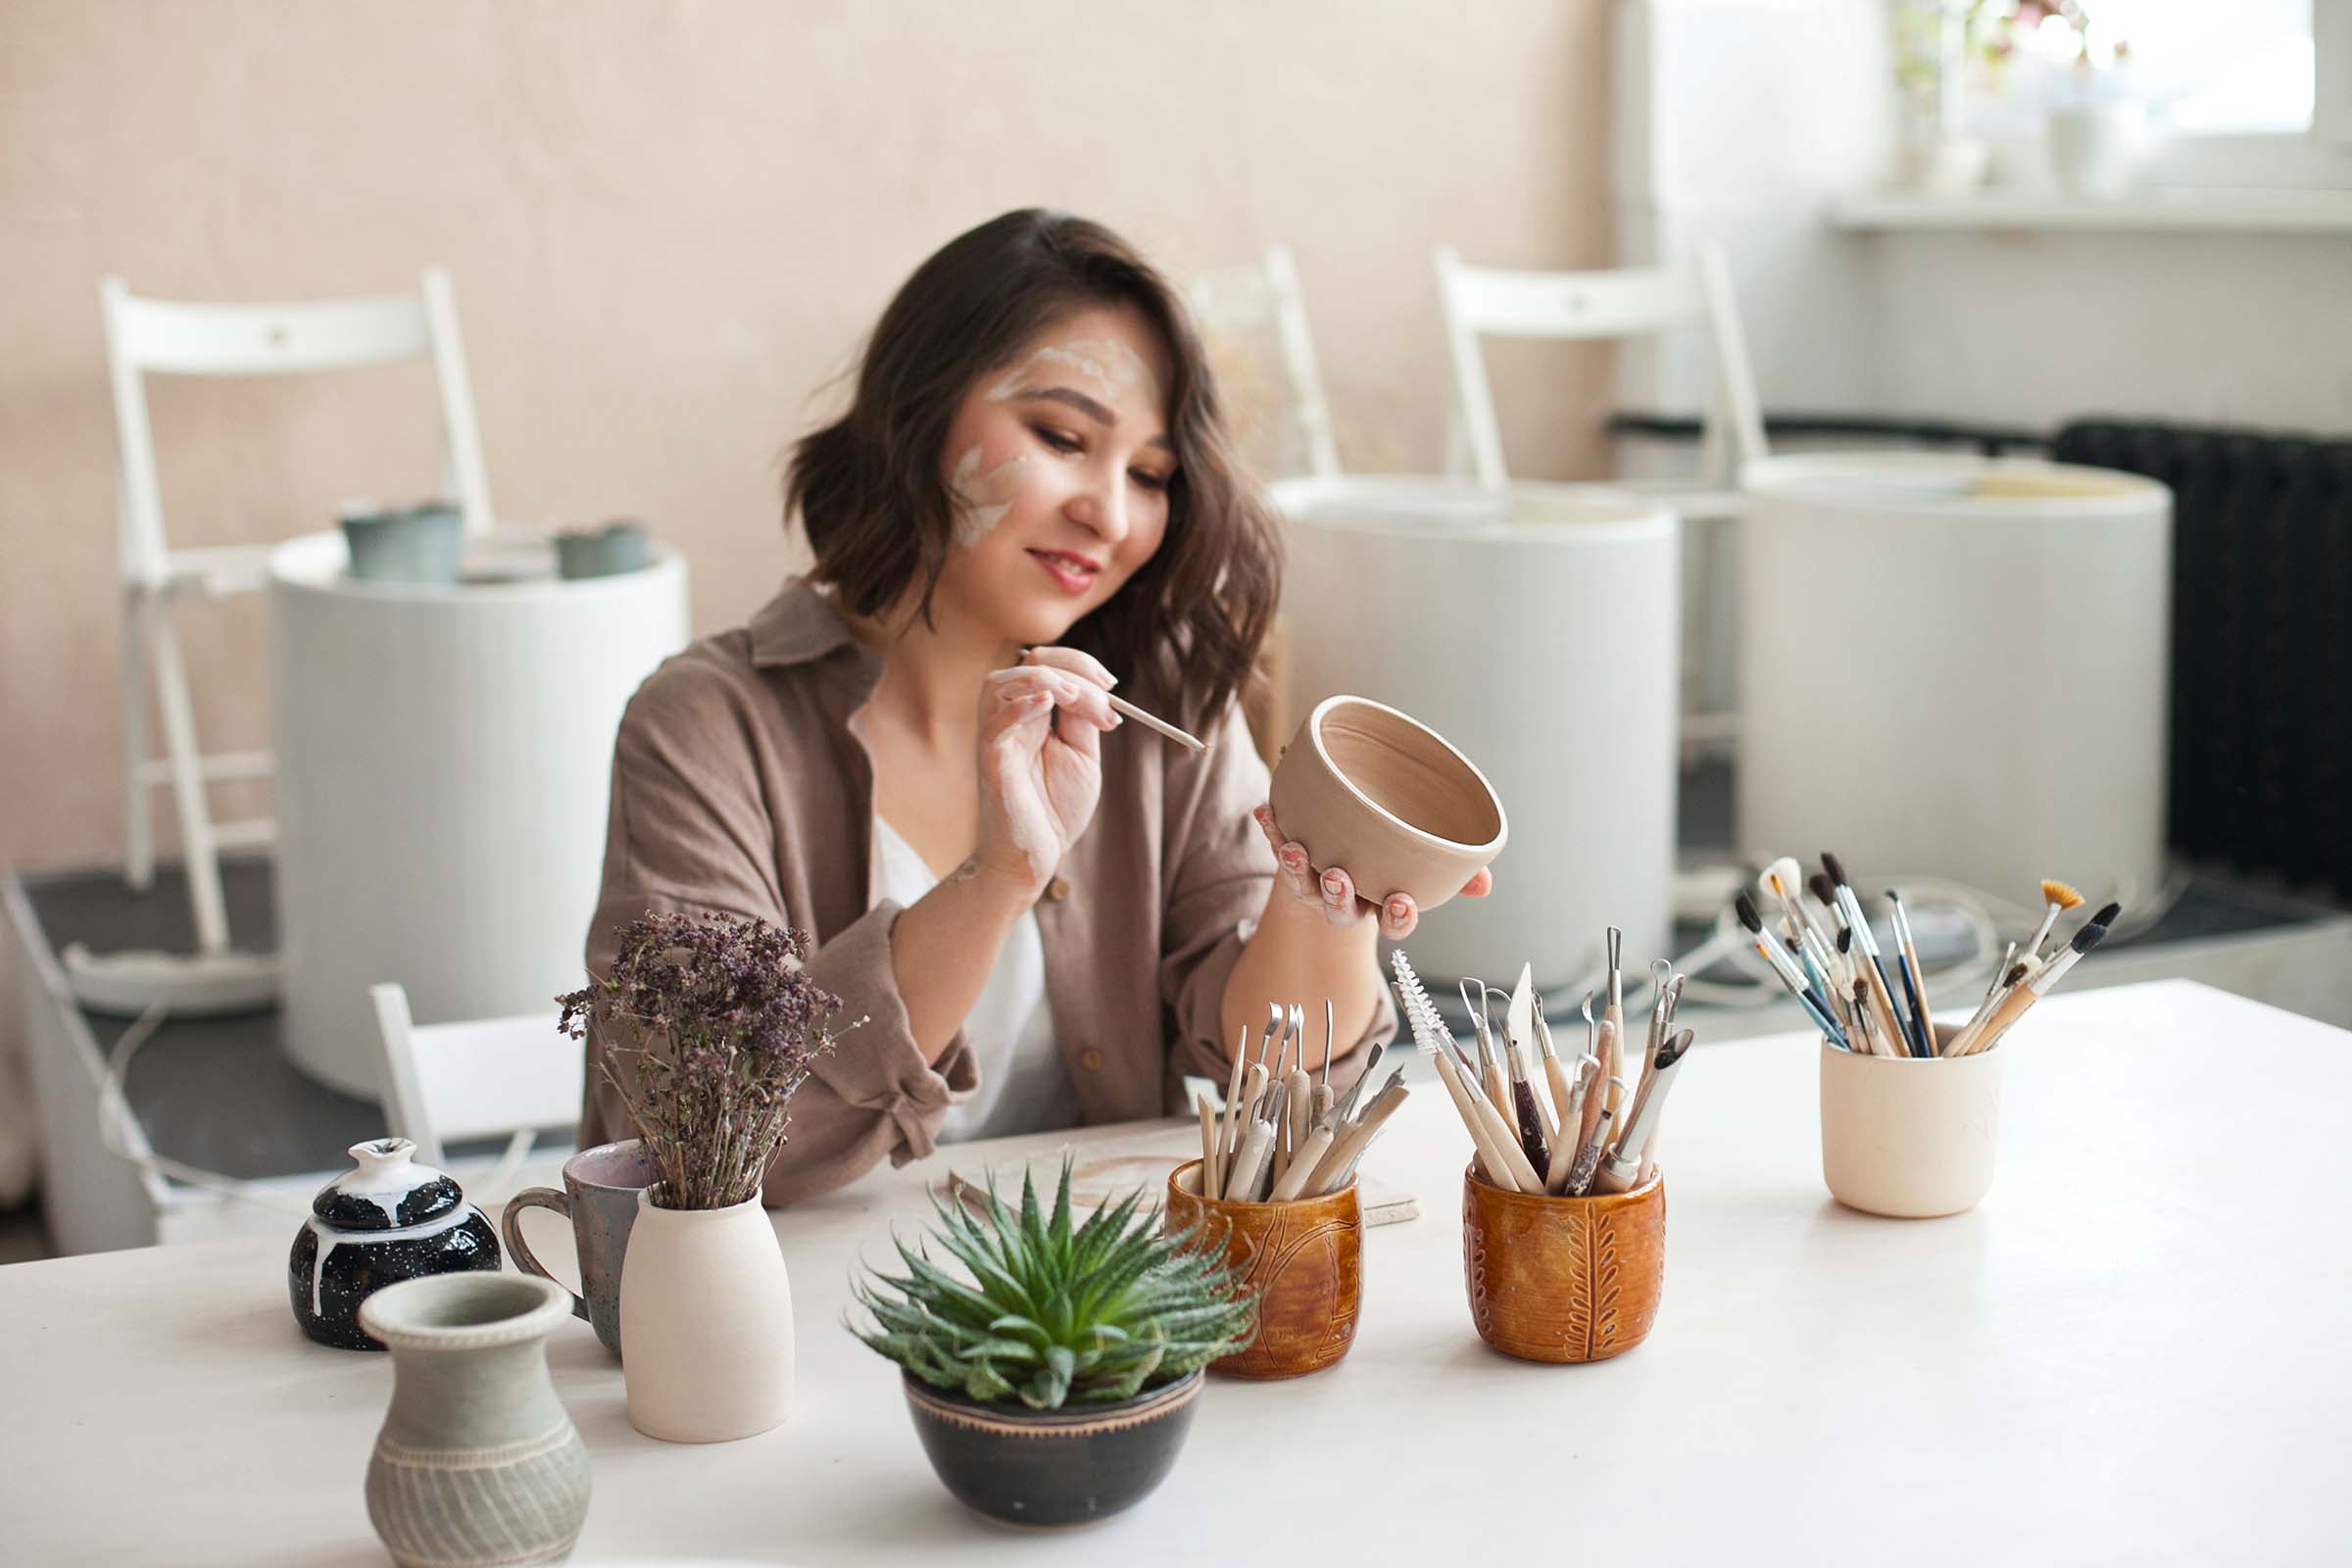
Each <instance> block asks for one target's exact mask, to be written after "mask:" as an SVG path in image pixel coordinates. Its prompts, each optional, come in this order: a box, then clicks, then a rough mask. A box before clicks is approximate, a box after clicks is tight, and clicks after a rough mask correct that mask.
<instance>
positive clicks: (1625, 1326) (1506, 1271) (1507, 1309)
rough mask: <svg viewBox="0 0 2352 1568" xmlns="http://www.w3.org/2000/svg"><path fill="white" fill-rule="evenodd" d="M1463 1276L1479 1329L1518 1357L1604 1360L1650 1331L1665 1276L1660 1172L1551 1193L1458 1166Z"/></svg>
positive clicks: (1663, 1185) (1484, 1336)
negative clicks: (1615, 1185) (1583, 1194)
mask: <svg viewBox="0 0 2352 1568" xmlns="http://www.w3.org/2000/svg"><path fill="white" fill-rule="evenodd" d="M1462 1283H1463V1285H1464V1287H1465V1288H1466V1289H1467V1290H1468V1292H1469V1294H1470V1321H1471V1322H1473V1323H1475V1324H1477V1325H1478V1337H1479V1338H1480V1339H1482V1340H1484V1341H1486V1342H1487V1343H1488V1344H1489V1345H1491V1346H1493V1347H1494V1348H1495V1349H1497V1350H1500V1351H1501V1352H1502V1353H1503V1354H1505V1355H1515V1356H1518V1357H1519V1358H1520V1359H1521V1360H1523V1361H1605V1360H1607V1359H1608V1358H1609V1357H1610V1356H1612V1355H1623V1354H1624V1353H1625V1352H1626V1351H1628V1350H1630V1349H1632V1348H1634V1347H1635V1346H1637V1345H1640V1344H1641V1343H1642V1341H1643V1340H1645V1339H1647V1338H1648V1337H1649V1327H1650V1324H1651V1323H1653V1322H1655V1321H1656V1320H1657V1315H1658V1297H1659V1295H1660V1293H1661V1292H1662V1291H1663V1290H1664V1288H1665V1284H1666V1177H1665V1174H1664V1172H1662V1171H1652V1172H1651V1173H1650V1178H1649V1180H1648V1181H1646V1182H1643V1183H1642V1185H1640V1186H1639V1187H1636V1188H1634V1189H1632V1190H1631V1191H1630V1192H1623V1193H1608V1194H1602V1195H1598V1196H1594V1197H1591V1198H1551V1197H1547V1196H1543V1195H1539V1194H1533V1193H1516V1192H1508V1193H1506V1192H1504V1191H1503V1190H1502V1189H1501V1188H1499V1187H1490V1186H1488V1185H1487V1184H1486V1183H1485V1182H1483V1181H1480V1180H1479V1179H1478V1169H1477V1167H1476V1166H1475V1165H1473V1166H1472V1167H1471V1168H1470V1169H1469V1170H1467V1171H1465V1172H1463V1174H1462Z"/></svg>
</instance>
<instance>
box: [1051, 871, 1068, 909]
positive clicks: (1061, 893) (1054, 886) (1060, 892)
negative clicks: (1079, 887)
mask: <svg viewBox="0 0 2352 1568" xmlns="http://www.w3.org/2000/svg"><path fill="white" fill-rule="evenodd" d="M1069 896H1070V885H1069V883H1068V882H1066V881H1064V880H1063V879H1062V878H1060V877H1055V878H1054V880H1053V881H1051V882H1049V883H1047V884H1046V897H1047V898H1049V899H1051V900H1053V901H1054V903H1055V904H1059V903H1060V902H1061V901H1062V900H1064V899H1066V898H1068V897H1069Z"/></svg>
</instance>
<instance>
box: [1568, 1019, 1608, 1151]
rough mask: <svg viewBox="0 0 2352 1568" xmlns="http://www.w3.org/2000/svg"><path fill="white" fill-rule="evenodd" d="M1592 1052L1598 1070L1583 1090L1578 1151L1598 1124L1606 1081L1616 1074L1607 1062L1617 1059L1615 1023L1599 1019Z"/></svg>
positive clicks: (1578, 1131)
mask: <svg viewBox="0 0 2352 1568" xmlns="http://www.w3.org/2000/svg"><path fill="white" fill-rule="evenodd" d="M1593 1054H1594V1055H1595V1056H1598V1057H1599V1058H1600V1070H1599V1071H1598V1072H1596V1073H1594V1074H1593V1087H1592V1088H1589V1089H1587V1090H1586V1091H1585V1110H1584V1116H1583V1119H1582V1120H1581V1121H1580V1122H1579V1123H1578V1125H1577V1133H1576V1148H1577V1152H1579V1153H1582V1152H1584V1148H1585V1145H1587V1144H1589V1143H1591V1142H1592V1141H1593V1128H1594V1127H1597V1126H1598V1125H1599V1124H1600V1107H1601V1104H1602V1103H1603V1102H1604V1101H1606V1100H1607V1099H1608V1095H1607V1093H1606V1091H1607V1088H1608V1082H1609V1080H1610V1079H1611V1078H1613V1077H1615V1076H1616V1074H1615V1073H1613V1072H1612V1071H1611V1070H1610V1067H1609V1064H1610V1063H1611V1062H1613V1061H1615V1060H1617V1059H1618V1052H1617V1025H1616V1024H1615V1023H1614V1022H1612V1021H1610V1020H1609V1019H1607V1018H1603V1019H1602V1020H1601V1021H1600V1033H1599V1035H1598V1037H1597V1038H1595V1039H1594V1040H1593Z"/></svg>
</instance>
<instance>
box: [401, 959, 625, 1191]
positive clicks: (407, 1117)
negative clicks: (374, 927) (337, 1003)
mask: <svg viewBox="0 0 2352 1568" xmlns="http://www.w3.org/2000/svg"><path fill="white" fill-rule="evenodd" d="M368 997H369V998H370V999H371V1000H372V1001H373V1002H374V1004H375V1021H376V1028H377V1030H378V1032H379V1033H380V1034H381V1036H382V1039H383V1048H384V1059H383V1079H384V1115H385V1118H386V1120H387V1121H388V1122H389V1123H390V1126H391V1132H392V1135H393V1136H394V1137H396V1138H406V1139H408V1140H409V1141H410V1142H412V1143H414V1144H415V1145H416V1146H417V1156H418V1157H419V1158H421V1159H422V1160H423V1161H424V1162H425V1163H426V1164H428V1165H433V1164H439V1163H440V1162H441V1158H442V1155H443V1152H444V1149H443V1146H444V1145H446V1144H450V1143H455V1142H457V1141H459V1140H461V1139H466V1138H486V1137H494V1136H499V1135H504V1134H509V1133H513V1132H515V1131H516V1130H518V1129H522V1128H536V1127H555V1126H563V1125H568V1124H569V1123H571V1122H574V1121H576V1120H578V1118H579V1114H580V1090H581V1086H582V1085H583V1084H584V1083H585V1082H586V1078H587V1073H586V1068H585V1067H584V1065H583V1061H584V1057H583V1056H582V1054H581V1049H580V1045H579V1042H577V1041H575V1040H570V1039H566V1038H565V1037H564V1035H562V1034H559V1033H558V1032H557V1030H556V1024H555V1015H554V1014H553V1013H552V1012H534V1013H529V1014H526V1015H524V1016H522V1017H519V1018H490V1019H483V1020H480V1021H476V1022H467V1023H436V1024H422V1025H419V1024H417V1023H416V1022H414V1021H413V1020H412V1019H411V1018H410V1016H409V994H408V992H406V991H405V990H403V989H402V988H401V987H399V986H397V985H391V984H386V985H379V986H371V987H369V988H368Z"/></svg>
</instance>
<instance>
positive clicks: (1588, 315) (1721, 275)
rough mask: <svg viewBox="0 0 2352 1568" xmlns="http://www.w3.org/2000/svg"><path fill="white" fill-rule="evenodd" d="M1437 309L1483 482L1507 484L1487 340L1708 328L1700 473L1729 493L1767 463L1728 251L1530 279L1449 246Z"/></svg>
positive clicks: (1463, 425)
mask: <svg viewBox="0 0 2352 1568" xmlns="http://www.w3.org/2000/svg"><path fill="white" fill-rule="evenodd" d="M1437 273H1438V309H1439V311H1440V312H1441V313H1442V314H1443V316H1444V318H1445V322H1446V347H1447V350H1448V352H1449V355H1450V358H1451V360H1452V364H1453V398H1452V413H1453V417H1454V419H1455V421H1456V423H1457V425H1458V427H1459V430H1460V433H1461V435H1462V437H1463V438H1464V441H1465V442H1466V444H1467V447H1468V456H1469V459H1470V466H1471V469H1472V471H1473V472H1474V473H1476V474H1477V476H1478V479H1479V482H1480V483H1482V484H1487V485H1495V486H1500V485H1503V484H1506V483H1508V482H1509V474H1508V472H1507V471H1506V470H1505V468H1504V466H1503V461H1502V434H1501V430H1500V427H1499V426H1498V425H1497V423H1496V421H1495V399H1494V393H1493V391H1492V389H1491V387H1490V385H1489V383H1488V380H1487V364H1486V357H1485V355H1484V354H1483V353H1481V352H1480V349H1479V339H1480V338H1481V337H1521V338H1548V339H1580V338H1624V337H1640V336H1643V335H1646V334H1650V333H1657V332H1666V331H1671V330H1674V329H1676V328H1678V327H1686V326H1698V327H1703V328H1704V329H1705V330H1706V332H1707V335H1708V338H1709V360H1710V369H1711V374H1710V376H1709V388H1708V399H1707V410H1706V427H1705V435H1704V438H1703V446H1702V455H1701V466H1702V469H1703V470H1704V478H1705V481H1706V482H1707V483H1709V484H1711V485H1715V486H1718V487H1726V486H1728V485H1729V484H1730V483H1731V482H1732V481H1733V479H1734V478H1735V476H1736V469H1737V466H1738V465H1739V464H1740V463H1745V462H1748V461H1750V460H1752V459H1756V458H1761V457H1763V456H1765V452H1766V449H1765V445H1764V418H1763V413H1762V410H1761V407H1760V405H1759V404H1758V402H1757V398H1756V385H1755V375H1754V372H1753V370H1752V369H1751V368H1749V365H1748V359H1747V345H1746V341H1745V339H1744V338H1743V337H1742V336H1741V335H1740V313H1739V308H1738V305H1737V304H1736V303H1735V301H1734V299H1733V296H1732V285H1731V271H1730V269H1729V268H1728V267H1727V266H1726V265H1725V262H1724V258H1723V252H1722V251H1721V249H1719V248H1718V247H1716V246H1712V245H1709V246H1706V247H1703V248H1702V249H1701V250H1700V251H1699V253H1698V254H1697V256H1696V257H1694V258H1693V259H1692V260H1691V262H1689V263H1687V264H1685V265H1681V266H1673V267H1634V268H1624V269H1620V270H1612V271H1601V272H1534V271H1518V270H1507V269H1502V268H1493V267H1469V266H1466V265H1464V264H1463V262H1462V259H1461V258H1460V257H1459V256H1458V255H1456V254H1455V253H1454V252H1453V251H1452V249H1450V248H1449V247H1442V248H1440V249H1439V251H1438V253H1437Z"/></svg>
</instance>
